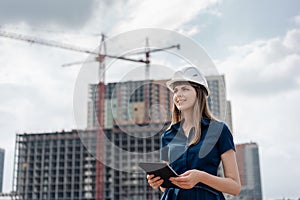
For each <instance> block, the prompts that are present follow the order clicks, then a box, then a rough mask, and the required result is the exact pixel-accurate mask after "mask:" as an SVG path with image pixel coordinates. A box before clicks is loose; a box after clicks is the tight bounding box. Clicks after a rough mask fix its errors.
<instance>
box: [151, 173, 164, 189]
mask: <svg viewBox="0 0 300 200" xmlns="http://www.w3.org/2000/svg"><path fill="white" fill-rule="evenodd" d="M147 179H148V183H149V185H150V186H151V187H152V188H153V189H157V188H159V187H160V186H161V184H162V183H163V182H164V180H163V179H161V178H160V177H159V176H154V174H151V175H147Z"/></svg>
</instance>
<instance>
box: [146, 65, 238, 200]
mask: <svg viewBox="0 0 300 200" xmlns="http://www.w3.org/2000/svg"><path fill="white" fill-rule="evenodd" d="M167 87H168V88H169V89H170V90H171V91H172V92H173V94H174V95H173V102H174V105H173V113H172V122H171V126H170V128H169V129H168V130H166V131H165V132H164V133H163V134H162V138H161V143H162V148H161V149H162V150H161V159H162V160H164V161H167V162H169V163H170V166H171V167H172V168H173V169H174V170H175V171H176V172H177V174H180V175H179V177H173V178H170V181H171V182H172V183H173V184H174V185H176V186H178V187H176V188H162V187H160V186H161V184H162V183H163V180H162V179H161V178H160V177H154V175H148V176H147V179H148V183H149V185H150V186H151V187H152V188H154V189H156V188H160V189H161V191H163V192H164V193H163V195H162V197H161V200H167V199H203V200H209V199H225V198H224V196H223V192H224V193H228V194H232V195H235V196H237V195H238V194H239V192H240V189H241V184H240V179H239V174H238V168H237V163H236V156H235V147H234V142H233V138H232V135H231V132H230V130H229V129H228V127H227V126H226V125H225V124H224V123H223V122H219V121H217V120H216V119H214V118H213V116H212V115H211V113H210V111H209V107H208V101H207V97H208V96H209V93H210V91H209V88H208V85H207V81H206V79H205V78H204V76H203V75H202V74H201V73H200V72H199V71H198V70H197V69H196V68H195V67H186V68H183V69H182V70H179V71H177V72H176V73H175V74H174V76H173V78H172V79H171V80H170V81H168V82H167ZM164 152H166V153H164ZM221 161H222V165H223V169H224V177H218V176H217V172H218V167H219V164H220V162H221Z"/></svg>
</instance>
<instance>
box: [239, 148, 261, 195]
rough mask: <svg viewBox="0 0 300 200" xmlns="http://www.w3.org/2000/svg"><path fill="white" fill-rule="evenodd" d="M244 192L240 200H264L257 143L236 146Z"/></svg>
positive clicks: (242, 191)
mask: <svg viewBox="0 0 300 200" xmlns="http://www.w3.org/2000/svg"><path fill="white" fill-rule="evenodd" d="M236 156H237V163H238V167H239V174H240V179H241V184H242V190H241V192H240V194H239V196H238V199H245V200H262V186H261V177H260V164H259V151H258V145H257V144H256V143H245V144H238V145H236Z"/></svg>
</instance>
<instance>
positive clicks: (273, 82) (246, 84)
mask: <svg viewBox="0 0 300 200" xmlns="http://www.w3.org/2000/svg"><path fill="white" fill-rule="evenodd" d="M299 44H300V29H293V30H289V31H287V33H286V34H285V36H284V37H283V38H280V37H276V38H271V39H268V40H265V41H263V40H260V41H254V42H252V43H249V44H247V45H243V46H235V47H231V51H232V56H230V57H229V58H227V59H226V60H225V61H224V62H222V63H220V69H221V70H222V69H225V68H226V70H227V71H228V70H229V71H230V72H228V77H229V79H231V80H232V82H233V83H232V87H233V88H232V89H233V90H234V91H235V92H239V93H244V94H247V95H259V96H260V95H274V94H275V93H282V92H287V91H293V90H295V89H297V88H298V87H299V79H300V68H299V65H300V48H299Z"/></svg>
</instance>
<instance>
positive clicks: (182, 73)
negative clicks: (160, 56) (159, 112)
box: [166, 67, 210, 96]
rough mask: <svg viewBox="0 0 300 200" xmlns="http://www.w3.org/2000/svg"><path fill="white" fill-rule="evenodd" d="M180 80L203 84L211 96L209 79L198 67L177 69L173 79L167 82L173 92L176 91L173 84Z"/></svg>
mask: <svg viewBox="0 0 300 200" xmlns="http://www.w3.org/2000/svg"><path fill="white" fill-rule="evenodd" d="M180 81H184V82H191V83H196V84H199V85H201V86H203V87H204V88H205V90H206V92H207V96H209V93H210V91H209V88H208V84H207V81H206V79H205V77H204V75H203V74H201V73H200V72H199V70H198V69H197V68H196V67H184V68H182V69H181V70H178V71H176V72H175V73H174V75H173V77H172V79H171V80H170V81H167V82H166V85H167V87H168V88H169V89H170V90H171V91H172V92H174V91H173V84H174V83H175V82H180Z"/></svg>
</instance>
